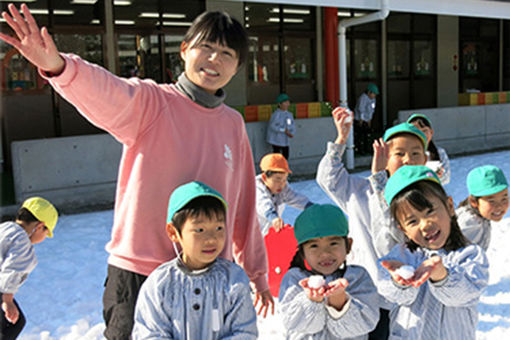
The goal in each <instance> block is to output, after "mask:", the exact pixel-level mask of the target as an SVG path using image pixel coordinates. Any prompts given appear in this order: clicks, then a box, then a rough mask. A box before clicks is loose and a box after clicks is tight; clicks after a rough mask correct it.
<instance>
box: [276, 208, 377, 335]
mask: <svg viewBox="0 0 510 340" xmlns="http://www.w3.org/2000/svg"><path fill="white" fill-rule="evenodd" d="M348 233H349V227H348V223H347V219H346V217H345V215H344V213H343V212H342V211H341V210H340V209H339V208H338V207H335V206H333V205H330V204H315V205H312V206H310V207H309V208H306V209H305V210H304V211H303V212H302V213H301V214H300V215H299V216H298V217H297V219H296V222H295V225H294V235H295V236H296V240H297V243H298V246H299V247H298V250H297V252H296V255H295V256H294V259H293V260H292V263H291V268H290V269H289V271H288V272H287V274H285V276H284V277H283V279H282V283H281V286H280V293H279V300H280V315H281V318H282V322H283V325H284V327H285V329H286V333H287V339H310V340H311V339H314V340H318V339H323V340H326V339H327V340H332V339H356V340H361V339H367V338H368V333H369V332H370V331H371V330H373V329H374V328H375V326H376V324H377V321H378V320H379V304H378V295H377V291H376V288H375V286H374V284H373V282H372V279H371V278H370V275H369V274H368V272H367V271H366V270H365V268H363V267H360V266H356V265H347V263H346V260H345V258H346V255H347V254H348V253H349V251H350V249H351V245H352V239H351V238H350V237H348V236H347V235H348ZM321 281H322V282H321Z"/></svg>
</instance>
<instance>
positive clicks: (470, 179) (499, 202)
mask: <svg viewBox="0 0 510 340" xmlns="http://www.w3.org/2000/svg"><path fill="white" fill-rule="evenodd" d="M466 184H467V188H468V191H469V197H468V198H466V199H465V200H464V201H462V202H461V203H460V204H459V206H458V208H457V210H456V213H457V217H458V222H459V226H460V229H461V230H462V233H463V234H464V235H465V236H466V237H467V238H468V240H470V241H471V242H473V243H475V244H478V245H479V246H480V247H482V248H483V249H484V250H487V249H488V248H489V243H490V240H491V221H494V222H499V221H501V220H502V219H503V217H504V216H505V214H506V212H507V211H508V182H507V180H506V177H505V174H504V173H503V171H502V170H501V169H500V168H498V167H497V166H494V165H484V166H479V167H476V168H474V169H472V170H471V171H470V172H469V173H468V176H467V178H466Z"/></svg>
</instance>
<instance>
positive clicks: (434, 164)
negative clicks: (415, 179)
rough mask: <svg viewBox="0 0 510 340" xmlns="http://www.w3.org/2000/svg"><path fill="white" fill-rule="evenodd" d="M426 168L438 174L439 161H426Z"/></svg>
mask: <svg viewBox="0 0 510 340" xmlns="http://www.w3.org/2000/svg"><path fill="white" fill-rule="evenodd" d="M427 166H428V167H429V168H430V169H431V170H432V171H434V172H438V171H439V169H441V162H440V161H428V162H427Z"/></svg>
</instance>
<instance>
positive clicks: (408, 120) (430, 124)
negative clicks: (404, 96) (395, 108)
mask: <svg viewBox="0 0 510 340" xmlns="http://www.w3.org/2000/svg"><path fill="white" fill-rule="evenodd" d="M415 119H423V120H424V121H426V122H427V123H428V124H429V126H430V127H432V122H431V121H430V119H429V117H427V116H425V115H424V114H423V113H413V114H412V115H411V117H409V118H407V122H408V123H409V124H411V122H412V121H413V120H415Z"/></svg>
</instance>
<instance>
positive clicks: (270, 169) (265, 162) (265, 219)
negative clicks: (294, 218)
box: [255, 153, 313, 235]
mask: <svg viewBox="0 0 510 340" xmlns="http://www.w3.org/2000/svg"><path fill="white" fill-rule="evenodd" d="M260 169H261V170H262V174H260V175H257V177H255V181H256V183H257V215H258V218H259V223H260V228H261V230H262V234H263V235H267V233H268V232H269V229H270V228H271V227H273V228H274V229H275V230H276V231H280V230H281V229H282V228H283V226H284V222H283V220H282V218H281V216H282V213H283V209H284V207H285V204H288V205H290V206H293V207H295V208H297V209H301V210H303V209H305V208H307V207H309V206H310V205H312V204H313V203H312V202H311V201H310V200H309V199H308V197H306V196H305V195H303V194H300V193H298V192H296V191H294V190H293V189H292V188H291V187H290V185H289V183H287V178H288V177H289V174H290V173H292V171H290V169H289V165H288V163H287V160H286V159H285V157H283V155H281V154H279V153H270V154H267V155H265V156H264V157H262V159H261V160H260Z"/></svg>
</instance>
